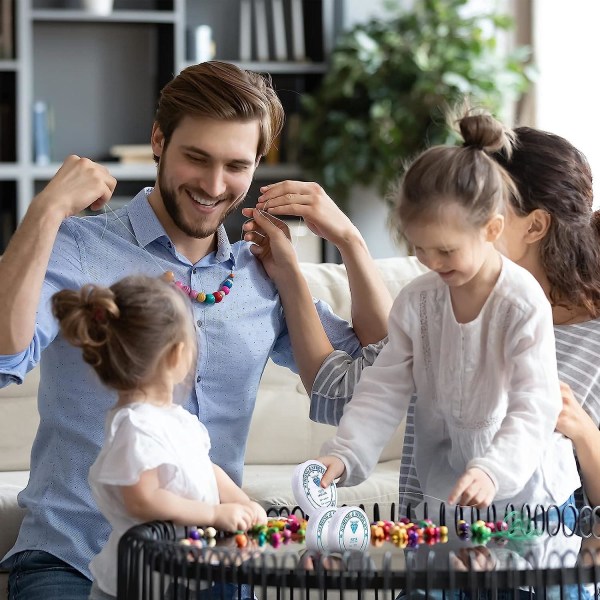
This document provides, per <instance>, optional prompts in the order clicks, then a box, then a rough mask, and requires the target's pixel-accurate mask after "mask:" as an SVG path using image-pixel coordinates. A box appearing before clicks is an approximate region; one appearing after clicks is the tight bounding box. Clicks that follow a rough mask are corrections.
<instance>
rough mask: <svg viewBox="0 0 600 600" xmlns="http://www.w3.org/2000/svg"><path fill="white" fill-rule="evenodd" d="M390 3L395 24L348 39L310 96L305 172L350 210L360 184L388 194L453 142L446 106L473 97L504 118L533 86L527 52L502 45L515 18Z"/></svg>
mask: <svg viewBox="0 0 600 600" xmlns="http://www.w3.org/2000/svg"><path fill="white" fill-rule="evenodd" d="M386 4H387V6H386V8H387V11H388V12H389V17H388V18H385V19H383V18H380V19H378V18H374V19H371V20H370V21H368V22H367V23H364V24H358V25H356V26H354V28H352V29H351V30H349V31H348V32H346V33H345V34H342V36H341V37H340V38H339V40H338V43H337V44H336V47H335V48H334V50H333V52H332V55H331V60H330V69H329V71H328V73H327V74H326V75H325V77H324V78H323V80H322V83H321V84H320V86H319V88H318V89H316V91H315V92H314V93H313V94H311V95H307V96H305V97H304V98H303V107H304V111H305V116H304V117H303V121H302V143H303V146H302V147H303V151H302V163H303V167H304V168H305V169H306V171H307V172H308V173H310V174H311V176H314V177H315V178H316V180H317V181H319V182H320V183H321V184H322V185H323V186H324V187H325V189H326V190H327V191H328V192H329V193H331V194H332V196H333V197H334V198H336V200H337V201H338V202H340V204H342V205H343V204H344V202H345V201H346V200H347V198H348V195H349V192H350V190H351V188H352V187H353V186H355V185H356V184H360V185H362V186H376V188H377V189H378V191H379V193H380V194H381V196H384V195H385V192H386V191H387V190H388V187H389V184H390V183H391V182H393V181H395V180H396V179H397V178H398V176H399V175H400V174H401V171H402V165H403V164H406V162H407V160H409V159H411V158H412V157H414V156H415V155H416V154H417V153H418V152H420V151H421V150H423V149H424V148H425V147H427V146H429V145H433V144H440V143H446V142H448V141H449V140H450V139H451V137H452V135H453V133H452V131H451V130H450V129H449V128H448V127H447V125H446V123H445V120H444V114H443V113H444V109H445V108H446V107H448V106H452V105H453V104H454V103H456V102H457V101H459V100H460V99H461V98H465V97H468V98H469V99H470V101H471V103H472V104H474V105H477V106H482V107H486V108H487V109H489V110H490V111H491V112H492V113H493V114H496V115H497V116H499V117H500V118H503V114H502V108H503V107H506V106H508V105H509V104H510V101H512V100H514V99H516V98H517V97H518V96H519V95H520V94H522V93H523V92H524V91H525V90H526V88H527V86H528V83H529V81H530V75H531V71H530V67H528V66H527V64H526V61H527V59H528V57H529V51H528V49H527V48H518V49H516V50H515V51H513V52H512V53H510V54H509V55H506V53H502V52H500V50H499V48H498V47H497V41H496V37H495V35H496V34H497V33H498V31H506V30H509V29H510V28H511V27H512V20H511V19H510V18H509V17H507V16H505V15H500V14H495V13H487V14H478V15H468V14H467V13H466V9H467V8H468V7H467V6H466V5H467V4H468V0H415V1H414V3H413V6H412V8H411V9H410V11H402V10H399V9H398V8H397V5H398V2H397V1H395V2H387V3H386ZM394 7H396V8H394Z"/></svg>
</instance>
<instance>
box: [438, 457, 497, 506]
mask: <svg viewBox="0 0 600 600" xmlns="http://www.w3.org/2000/svg"><path fill="white" fill-rule="evenodd" d="M495 495H496V486H495V485H494V482H493V481H492V480H491V479H490V476H489V475H488V474H487V473H486V472H485V471H482V470H481V469H477V468H476V467H474V468H472V469H467V470H466V471H465V472H464V473H463V474H462V475H461V476H460V478H459V480H458V481H457V482H456V485H455V486H454V489H453V490H452V491H451V492H450V495H449V496H448V503H449V504H452V505H454V504H458V505H459V506H475V507H477V508H486V507H488V506H489V505H490V504H491V503H492V501H493V500H494V496H495Z"/></svg>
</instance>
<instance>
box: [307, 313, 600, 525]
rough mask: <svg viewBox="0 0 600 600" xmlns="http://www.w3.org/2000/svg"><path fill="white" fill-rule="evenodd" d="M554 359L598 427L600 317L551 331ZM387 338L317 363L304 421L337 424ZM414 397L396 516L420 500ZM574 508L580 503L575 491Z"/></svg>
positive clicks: (409, 412) (406, 434)
mask: <svg viewBox="0 0 600 600" xmlns="http://www.w3.org/2000/svg"><path fill="white" fill-rule="evenodd" d="M554 335H555V339H556V359H557V366H558V374H559V378H560V380H561V381H563V382H565V383H567V384H569V386H571V389H572V390H573V393H574V395H575V398H576V399H577V400H578V401H579V402H580V403H581V404H582V406H583V408H584V409H585V411H586V412H587V413H588V414H589V415H590V417H591V418H592V420H593V422H594V423H596V425H598V424H600V318H598V319H594V320H591V321H586V322H585V323H577V324H574V325H557V326H555V327H554ZM386 342H387V338H386V339H384V340H382V341H380V342H378V343H377V344H371V345H370V346H367V347H366V348H363V351H362V354H361V356H360V357H359V358H357V359H355V360H353V359H352V357H350V356H348V355H347V354H346V353H344V352H341V351H334V352H332V353H331V354H330V355H329V356H328V357H327V359H325V361H324V362H323V365H322V366H321V368H320V370H319V372H318V373H317V376H316V378H315V382H314V385H313V389H312V394H311V404H310V418H311V419H312V420H313V421H317V422H319V423H327V424H328V425H337V424H338V423H339V421H340V419H341V417H342V414H343V411H344V406H345V404H346V403H347V402H348V401H349V400H350V399H351V398H352V395H353V393H354V386H355V385H356V383H357V382H358V380H359V378H360V376H361V373H362V371H363V369H365V368H366V367H368V366H370V365H371V364H373V362H374V360H375V358H376V357H377V355H378V354H379V352H380V351H381V349H382V348H383V346H384V345H385V343H386ZM415 401H416V396H413V397H412V398H411V400H410V405H409V408H408V413H407V415H406V429H405V433H404V445H403V448H402V461H401V466H400V480H399V514H406V509H407V507H408V504H410V505H411V506H412V507H414V506H416V505H417V504H419V503H420V502H421V501H422V499H423V493H422V491H421V487H420V484H419V479H418V477H417V471H416V468H415V461H414V451H415V423H414V412H415V411H414V407H415ZM576 497H577V498H578V503H582V502H584V501H585V499H584V497H583V493H582V491H581V490H579V491H578V493H577V494H576Z"/></svg>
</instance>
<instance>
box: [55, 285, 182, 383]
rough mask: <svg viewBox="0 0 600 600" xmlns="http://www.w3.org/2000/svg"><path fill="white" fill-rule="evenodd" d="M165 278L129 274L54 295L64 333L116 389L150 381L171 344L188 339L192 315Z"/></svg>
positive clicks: (87, 360)
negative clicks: (105, 283) (107, 282)
mask: <svg viewBox="0 0 600 600" xmlns="http://www.w3.org/2000/svg"><path fill="white" fill-rule="evenodd" d="M178 295H179V296H181V294H180V292H179V291H178V290H176V289H175V288H173V287H172V286H170V285H169V284H168V283H166V282H165V281H163V280H161V279H156V278H153V277H146V276H138V275H136V276H130V277H125V278H124V279H121V280H120V281H118V282H117V283H115V284H113V285H112V286H110V287H104V286H100V285H92V284H87V285H84V286H83V287H82V288H81V289H80V290H62V291H60V292H57V293H56V294H54V295H53V296H52V312H53V314H54V316H55V317H56V318H57V319H58V322H59V324H60V332H61V334H62V336H63V337H64V338H65V339H66V340H67V341H68V342H69V343H71V344H73V345H74V346H77V347H79V348H81V350H82V352H83V360H84V361H85V362H86V363H88V364H89V365H91V366H92V367H93V368H94V370H95V371H96V373H97V374H98V376H99V377H100V380H101V381H102V382H103V383H104V384H105V385H107V386H109V387H111V388H113V389H115V390H118V391H131V390H134V389H136V388H139V387H140V385H143V384H144V383H146V382H147V381H148V380H149V378H150V377H151V376H152V374H153V373H154V371H155V369H156V367H157V365H158V363H159V361H160V359H161V358H162V357H163V356H164V354H165V352H166V351H168V349H169V348H170V347H172V345H173V344H177V343H179V342H182V341H186V335H188V332H190V331H191V322H190V317H189V314H187V313H186V311H185V304H184V303H183V297H181V298H179V297H178Z"/></svg>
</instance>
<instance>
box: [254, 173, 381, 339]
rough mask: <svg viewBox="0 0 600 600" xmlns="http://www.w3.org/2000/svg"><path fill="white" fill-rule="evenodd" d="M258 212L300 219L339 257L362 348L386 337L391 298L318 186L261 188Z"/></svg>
mask: <svg viewBox="0 0 600 600" xmlns="http://www.w3.org/2000/svg"><path fill="white" fill-rule="evenodd" d="M261 192H262V195H261V196H260V197H259V198H258V202H257V208H258V209H261V210H265V211H266V212H268V213H269V214H271V215H276V216H278V217H281V216H285V215H293V216H297V217H302V218H303V219H304V221H305V222H306V224H307V225H308V227H309V229H310V230H311V231H312V232H313V233H315V234H317V235H318V236H320V237H322V238H324V239H326V240H328V241H330V242H331V243H332V244H334V245H335V246H336V247H337V248H338V250H339V251H340V254H341V256H342V260H343V261H344V265H345V266H346V271H347V273H348V283H349V285H350V294H351V297H352V325H353V327H354V330H355V331H356V335H357V336H358V339H359V340H360V342H361V344H362V345H363V346H366V345H368V344H372V343H375V342H378V341H379V340H381V339H383V338H384V337H386V335H387V320H388V316H389V313H390V309H391V307H392V297H391V295H390V293H389V291H388V289H387V287H386V285H385V283H384V282H383V279H382V277H381V275H380V273H379V270H378V269H377V267H376V265H375V262H374V261H373V258H372V257H371V254H370V252H369V249H368V248H367V245H366V243H365V241H364V239H363V237H362V235H361V234H360V231H359V230H358V229H357V227H356V226H355V225H354V224H353V223H352V221H350V219H349V218H348V217H347V216H346V215H345V214H344V213H343V212H342V211H341V210H340V208H339V207H338V206H337V205H336V204H335V202H334V201H333V200H332V199H331V198H330V197H329V196H328V195H327V194H326V193H325V191H324V190H323V188H322V187H321V186H320V185H318V184H317V183H312V182H304V181H282V182H279V183H274V184H272V185H267V186H264V187H262V188H261Z"/></svg>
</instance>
